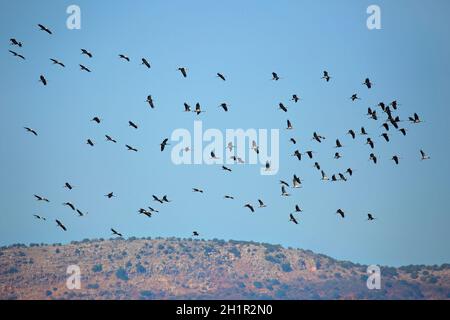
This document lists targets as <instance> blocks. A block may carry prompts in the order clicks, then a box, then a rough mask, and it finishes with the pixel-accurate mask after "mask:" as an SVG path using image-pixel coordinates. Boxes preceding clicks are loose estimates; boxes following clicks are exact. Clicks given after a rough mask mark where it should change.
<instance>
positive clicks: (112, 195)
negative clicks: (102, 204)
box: [105, 192, 115, 199]
mask: <svg viewBox="0 0 450 320" xmlns="http://www.w3.org/2000/svg"><path fill="white" fill-rule="evenodd" d="M105 197H107V198H108V199H111V198H113V197H115V195H114V192H110V193H108V194H105Z"/></svg>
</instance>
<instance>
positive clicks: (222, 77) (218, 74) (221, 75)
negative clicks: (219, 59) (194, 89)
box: [217, 73, 226, 81]
mask: <svg viewBox="0 0 450 320" xmlns="http://www.w3.org/2000/svg"><path fill="white" fill-rule="evenodd" d="M217 77H218V78H220V79H222V80H223V81H226V79H225V77H224V75H223V74H221V73H217Z"/></svg>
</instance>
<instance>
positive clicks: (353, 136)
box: [347, 129, 356, 139]
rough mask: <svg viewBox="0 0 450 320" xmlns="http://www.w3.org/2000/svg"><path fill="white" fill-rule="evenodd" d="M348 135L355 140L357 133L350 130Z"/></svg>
mask: <svg viewBox="0 0 450 320" xmlns="http://www.w3.org/2000/svg"><path fill="white" fill-rule="evenodd" d="M347 134H349V135H350V136H351V137H352V139H355V137H356V134H355V131H353V130H352V129H350V130H348V132H347Z"/></svg>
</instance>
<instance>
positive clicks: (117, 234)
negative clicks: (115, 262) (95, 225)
mask: <svg viewBox="0 0 450 320" xmlns="http://www.w3.org/2000/svg"><path fill="white" fill-rule="evenodd" d="M111 232H112V234H113V235H115V236H119V237H121V238H122V237H123V236H122V234H121V233H120V232H117V231H116V230H114V229H113V228H111Z"/></svg>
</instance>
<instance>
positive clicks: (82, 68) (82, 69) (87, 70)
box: [80, 64, 91, 72]
mask: <svg viewBox="0 0 450 320" xmlns="http://www.w3.org/2000/svg"><path fill="white" fill-rule="evenodd" d="M80 70H81V71H86V72H91V70H89V68H87V67H85V66H83V65H82V64H80Z"/></svg>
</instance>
